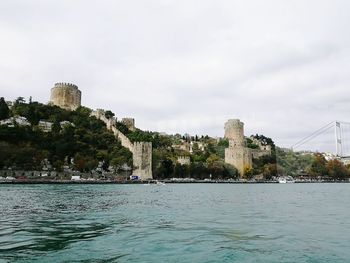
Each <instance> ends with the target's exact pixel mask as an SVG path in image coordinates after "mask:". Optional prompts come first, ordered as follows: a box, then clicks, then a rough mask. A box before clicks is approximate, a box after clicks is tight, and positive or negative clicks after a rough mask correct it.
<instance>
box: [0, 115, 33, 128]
mask: <svg viewBox="0 0 350 263" xmlns="http://www.w3.org/2000/svg"><path fill="white" fill-rule="evenodd" d="M0 125H6V126H8V127H15V125H18V126H30V123H29V121H28V120H27V118H26V117H22V116H16V117H11V118H8V119H6V120H2V121H0Z"/></svg>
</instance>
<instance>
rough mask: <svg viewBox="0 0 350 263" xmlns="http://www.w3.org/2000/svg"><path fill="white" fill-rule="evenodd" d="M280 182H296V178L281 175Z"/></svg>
mask: <svg viewBox="0 0 350 263" xmlns="http://www.w3.org/2000/svg"><path fill="white" fill-rule="evenodd" d="M278 183H280V184H288V183H295V180H294V179H293V177H291V176H286V177H279V178H278Z"/></svg>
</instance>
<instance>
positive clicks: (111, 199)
mask: <svg viewBox="0 0 350 263" xmlns="http://www.w3.org/2000/svg"><path fill="white" fill-rule="evenodd" d="M349 206H350V184H286V185H285V184H283V185H281V184H261V185H234V184H168V185H165V186H156V185H151V186H145V185H0V262H350V210H349Z"/></svg>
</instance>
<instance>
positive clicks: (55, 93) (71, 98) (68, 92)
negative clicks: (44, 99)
mask: <svg viewBox="0 0 350 263" xmlns="http://www.w3.org/2000/svg"><path fill="white" fill-rule="evenodd" d="M50 103H51V104H53V105H56V106H59V107H61V108H63V109H66V110H76V109H77V108H78V107H79V106H81V91H80V90H79V89H78V86H76V85H74V84H71V83H56V84H55V86H54V87H53V88H52V89H51V97H50Z"/></svg>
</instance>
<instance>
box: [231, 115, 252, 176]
mask: <svg viewBox="0 0 350 263" xmlns="http://www.w3.org/2000/svg"><path fill="white" fill-rule="evenodd" d="M243 127H244V123H243V122H241V121H240V120H239V119H230V120H228V121H227V122H226V123H225V136H224V137H225V138H226V139H228V141H229V147H228V148H226V149H225V162H226V163H228V164H231V165H233V166H234V167H236V168H237V170H238V172H239V174H240V176H241V177H243V176H244V173H245V172H246V170H249V169H251V168H252V152H251V149H249V148H247V147H246V142H245V138H244V128H243Z"/></svg>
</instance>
